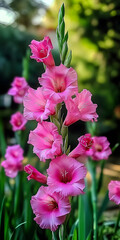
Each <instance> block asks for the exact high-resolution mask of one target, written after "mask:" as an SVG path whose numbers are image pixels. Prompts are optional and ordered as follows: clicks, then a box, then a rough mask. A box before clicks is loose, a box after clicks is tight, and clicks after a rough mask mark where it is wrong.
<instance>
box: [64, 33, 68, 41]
mask: <svg viewBox="0 0 120 240" xmlns="http://www.w3.org/2000/svg"><path fill="white" fill-rule="evenodd" d="M67 41H68V32H66V34H65V36H64V39H63V42H67Z"/></svg>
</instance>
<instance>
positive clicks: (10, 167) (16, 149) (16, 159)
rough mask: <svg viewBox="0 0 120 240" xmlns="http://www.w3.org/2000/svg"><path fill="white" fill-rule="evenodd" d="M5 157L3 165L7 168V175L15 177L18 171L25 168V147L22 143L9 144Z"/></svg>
mask: <svg viewBox="0 0 120 240" xmlns="http://www.w3.org/2000/svg"><path fill="white" fill-rule="evenodd" d="M5 158H6V160H5V161H3V162H2V163H1V166H2V167H4V168H5V174H6V176H8V177H11V178H15V177H16V176H17V174H18V172H19V171H21V170H22V169H23V165H22V160H23V159H24V157H23V149H22V148H21V147H20V145H14V146H8V147H7V149H6V154H5Z"/></svg>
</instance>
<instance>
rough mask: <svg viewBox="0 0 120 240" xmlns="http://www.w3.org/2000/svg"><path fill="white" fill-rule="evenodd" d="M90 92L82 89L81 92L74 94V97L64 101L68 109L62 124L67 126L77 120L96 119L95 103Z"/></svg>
mask: <svg viewBox="0 0 120 240" xmlns="http://www.w3.org/2000/svg"><path fill="white" fill-rule="evenodd" d="M91 96H92V94H91V93H90V92H89V91H88V90H86V89H84V90H83V91H82V92H81V93H78V94H76V97H75V98H73V99H72V98H70V99H69V100H67V101H66V108H67V110H68V112H67V116H66V119H65V121H64V125H66V126H69V125H71V124H73V123H75V122H77V121H78V120H82V121H93V120H95V121H96V120H97V117H98V115H97V113H96V108H97V104H93V103H92V101H91Z"/></svg>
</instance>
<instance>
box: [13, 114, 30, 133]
mask: <svg viewBox="0 0 120 240" xmlns="http://www.w3.org/2000/svg"><path fill="white" fill-rule="evenodd" d="M26 123H27V121H26V119H25V118H24V117H23V114H22V113H21V112H16V113H14V114H12V115H11V119H10V124H11V125H12V130H13V131H19V130H25V124H26Z"/></svg>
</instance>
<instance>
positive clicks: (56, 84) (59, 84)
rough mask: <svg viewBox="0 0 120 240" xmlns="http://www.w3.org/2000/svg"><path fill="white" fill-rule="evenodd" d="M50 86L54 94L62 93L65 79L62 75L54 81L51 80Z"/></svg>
mask: <svg viewBox="0 0 120 240" xmlns="http://www.w3.org/2000/svg"><path fill="white" fill-rule="evenodd" d="M52 84H53V88H54V91H55V92H56V93H60V92H64V91H65V88H66V84H65V79H64V78H63V76H62V75H59V76H56V77H55V79H52Z"/></svg>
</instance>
